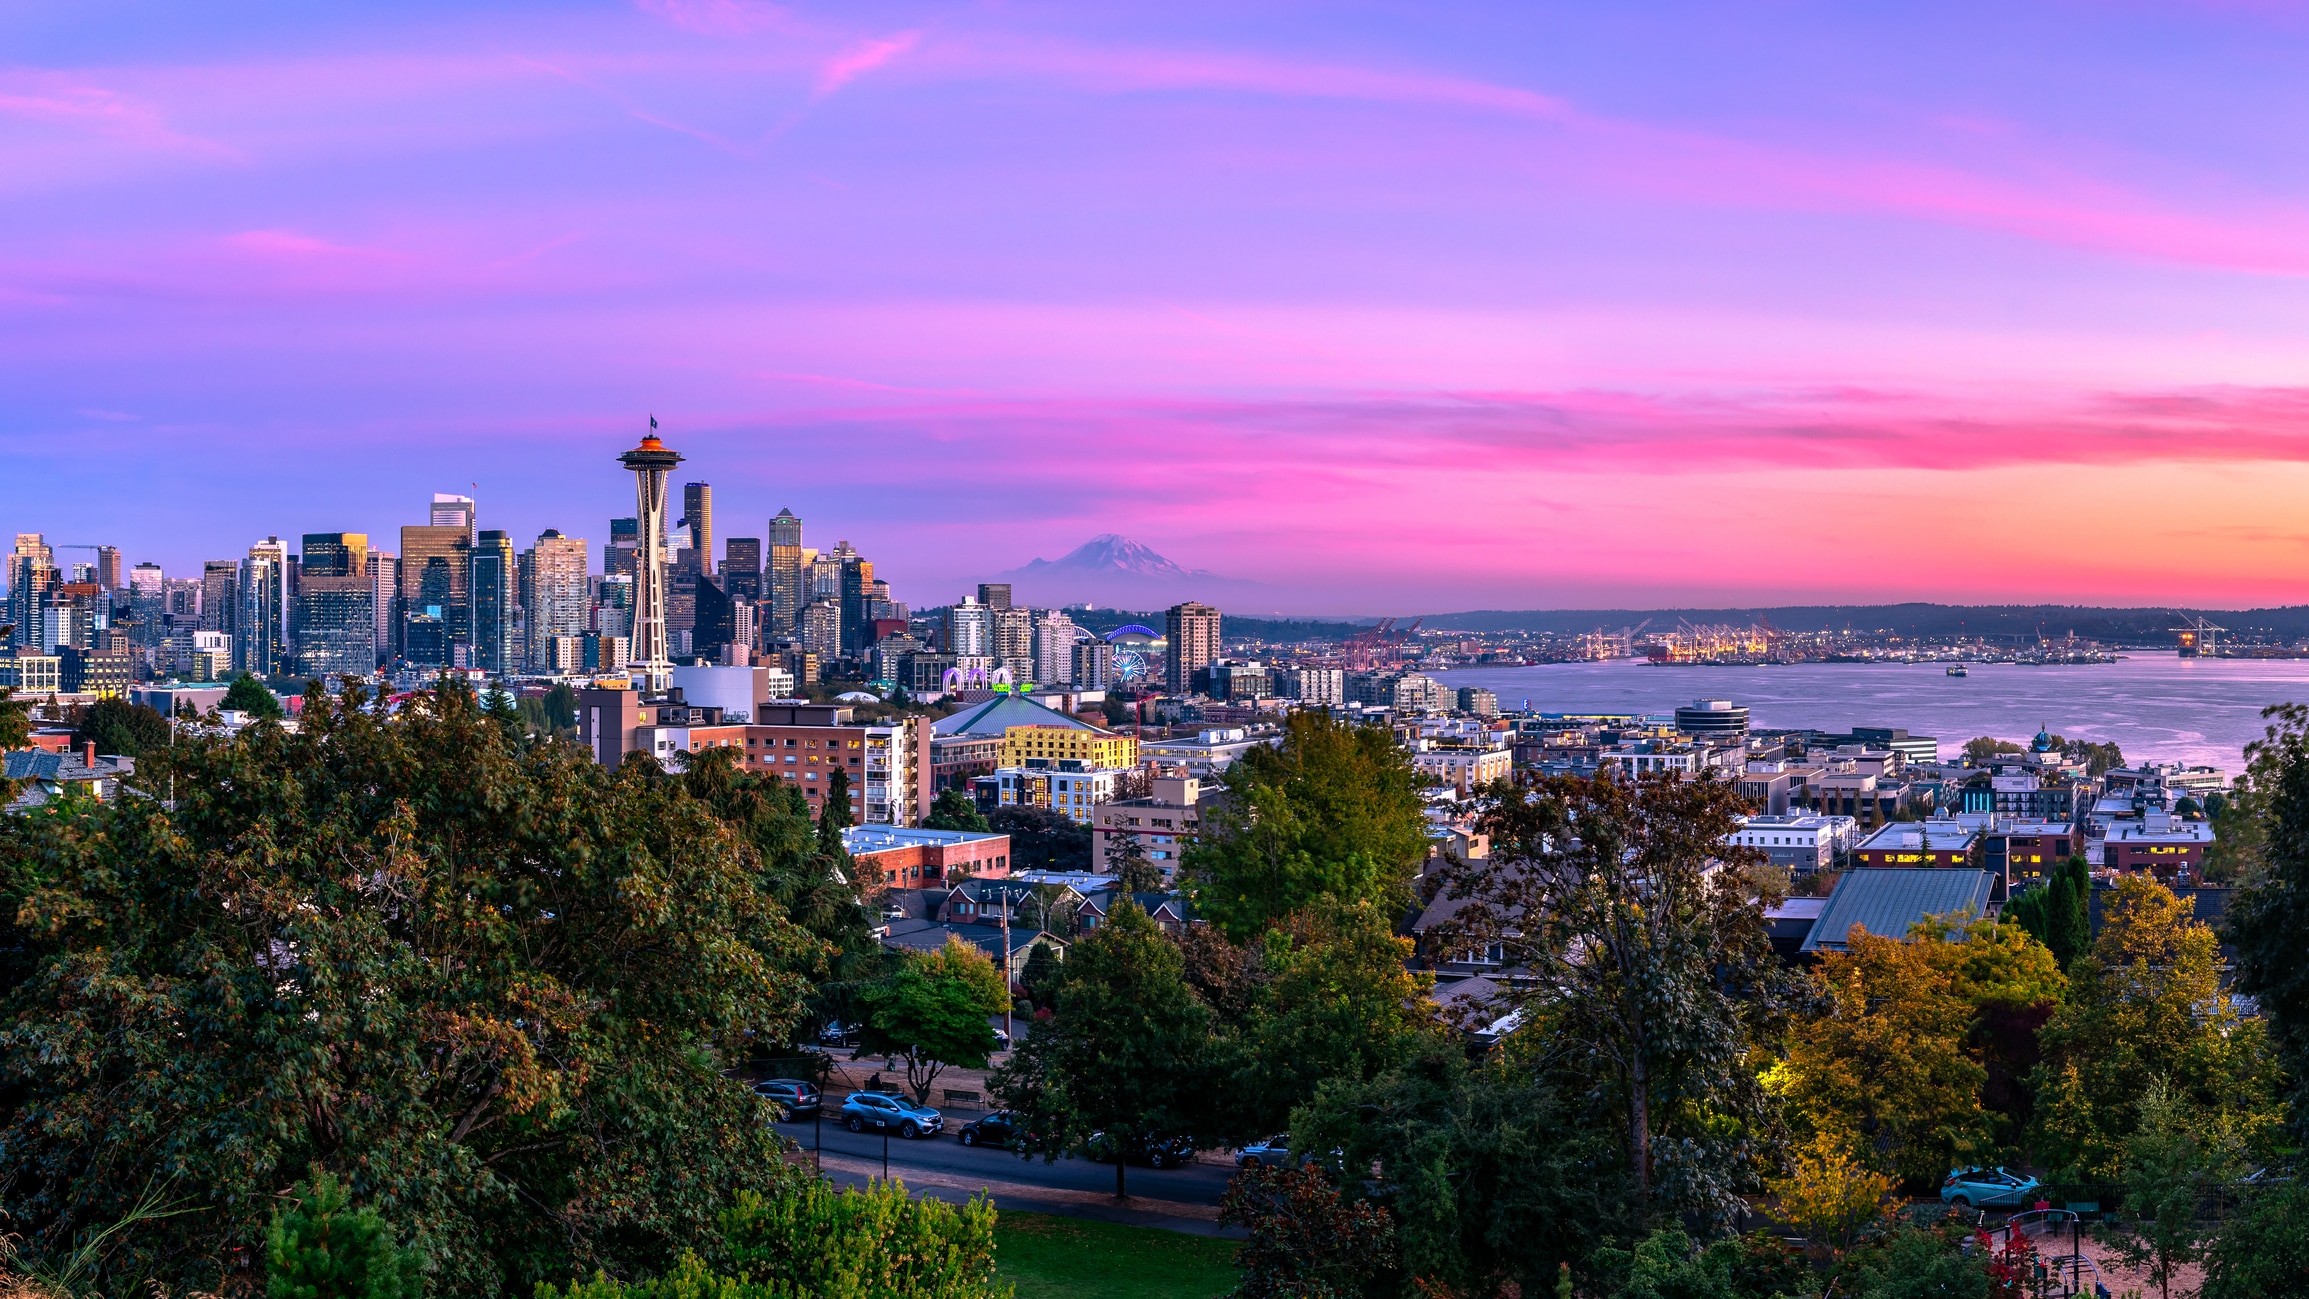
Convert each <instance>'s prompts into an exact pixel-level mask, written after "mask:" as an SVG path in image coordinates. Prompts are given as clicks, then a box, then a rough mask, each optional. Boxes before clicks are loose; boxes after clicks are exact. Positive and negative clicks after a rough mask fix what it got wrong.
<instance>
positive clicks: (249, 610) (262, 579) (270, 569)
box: [233, 537, 289, 677]
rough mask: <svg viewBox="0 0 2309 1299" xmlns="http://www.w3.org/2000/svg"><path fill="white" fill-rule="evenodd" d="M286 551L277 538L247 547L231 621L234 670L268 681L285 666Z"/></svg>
mask: <svg viewBox="0 0 2309 1299" xmlns="http://www.w3.org/2000/svg"><path fill="white" fill-rule="evenodd" d="M288 594H289V548H288V547H287V546H285V545H282V544H281V539H280V538H279V537H267V538H265V539H264V540H263V541H260V542H258V543H257V544H255V545H253V546H251V547H249V556H248V558H247V559H244V560H242V561H241V569H240V607H239V609H238V611H237V612H236V613H235V615H234V618H233V623H234V626H233V667H234V668H236V669H238V670H239V671H242V672H254V673H255V674H257V675H258V676H260V677H269V676H271V675H273V674H274V673H275V672H278V671H280V670H281V669H282V668H284V667H286V666H287V662H286V657H287V656H286V655H284V654H283V653H282V648H283V647H282V645H281V620H282V616H283V615H284V614H285V613H286V612H287V605H288Z"/></svg>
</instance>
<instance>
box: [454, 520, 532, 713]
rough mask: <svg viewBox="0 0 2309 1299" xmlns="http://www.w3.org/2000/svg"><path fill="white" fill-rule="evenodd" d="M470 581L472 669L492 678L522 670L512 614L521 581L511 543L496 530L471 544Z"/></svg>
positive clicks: (515, 607)
mask: <svg viewBox="0 0 2309 1299" xmlns="http://www.w3.org/2000/svg"><path fill="white" fill-rule="evenodd" d="M470 553H471V557H472V559H471V562H472V577H471V579H470V581H469V582H468V583H467V585H466V590H467V592H468V599H469V600H470V601H471V605H472V613H471V614H470V615H469V617H468V619H467V625H468V626H470V627H471V628H472V629H473V640H472V646H473V652H472V657H471V658H470V659H469V660H468V662H470V663H471V664H472V666H474V667H476V668H478V669H480V670H481V671H483V672H486V673H488V674H489V675H491V676H500V677H501V676H504V675H505V674H506V673H508V672H511V671H513V670H514V669H515V668H518V667H520V666H521V662H520V660H519V659H518V658H517V657H516V656H515V653H514V635H513V633H514V630H515V628H516V625H517V623H516V618H515V610H517V609H519V608H520V586H521V577H520V574H519V572H518V571H516V569H515V560H514V556H513V539H512V538H511V537H508V536H506V535H505V534H504V533H503V532H502V531H499V530H497V529H495V528H488V529H484V530H483V531H482V533H481V536H480V538H479V540H477V541H475V542H474V543H473V549H472V551H471V552H470Z"/></svg>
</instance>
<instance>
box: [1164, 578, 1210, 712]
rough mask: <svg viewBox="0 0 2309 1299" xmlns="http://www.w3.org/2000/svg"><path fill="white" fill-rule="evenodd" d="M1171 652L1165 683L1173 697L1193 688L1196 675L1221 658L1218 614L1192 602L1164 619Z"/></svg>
mask: <svg viewBox="0 0 2309 1299" xmlns="http://www.w3.org/2000/svg"><path fill="white" fill-rule="evenodd" d="M1164 628H1165V631H1166V633H1167V636H1168V639H1169V642H1170V649H1169V654H1168V659H1167V662H1166V665H1165V667H1164V673H1163V684H1164V687H1165V688H1166V689H1168V690H1169V691H1170V693H1172V694H1174V695H1183V694H1186V693H1187V692H1188V691H1189V690H1191V689H1193V688H1194V680H1195V673H1196V671H1197V670H1198V669H1201V668H1205V667H1208V666H1210V664H1211V663H1212V662H1213V661H1215V660H1216V659H1217V658H1218V657H1219V611H1218V610H1216V609H1214V608H1212V607H1211V606H1209V605H1207V604H1199V603H1197V602H1195V601H1193V600H1189V601H1187V602H1185V603H1184V604H1174V605H1172V606H1171V607H1170V610H1169V612H1168V613H1167V614H1166V615H1165V616H1164Z"/></svg>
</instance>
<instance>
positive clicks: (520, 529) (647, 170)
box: [0, 0, 2309, 613]
mask: <svg viewBox="0 0 2309 1299" xmlns="http://www.w3.org/2000/svg"><path fill="white" fill-rule="evenodd" d="M2304 66H2309V7H2304V6H2299V5H2279V4H2259V3H2252V2H2250V0H2235V2H2233V3H2217V2H2213V0H2200V2H2198V3H2169V4H2157V3H2124V2H2122V0H2098V2H2096V3H2089V4H2088V3H2069V4H2026V3H2015V2H2014V0H2000V2H1999V3H1993V4H1989V3H1980V4H1975V3H1964V2H1962V0H1943V2H1940V3H1933V4H1895V3H1881V4H1869V5H1850V4H1838V5H1829V4H1809V3H1796V2H1793V0H1790V2H1784V3H1756V4H1729V3H1714V4H1691V5H1677V4H1642V3H1628V4H1610V5H1602V4H1593V3H1586V4H1547V3H1529V2H1524V3H1513V4H1477V3H1463V4H1435V3H1432V0H1427V2H1423V3H1401V4H1353V3H1344V4H1325V5H1302V4H1292V3H1266V4H1257V5H1244V4H1240V3H1232V4H1203V3H1196V2H1195V0H1163V3H1145V4H1140V3H1122V2H1115V3H1087V4H1086V3H1082V2H1081V0H1075V2H1074V3H1066V4H1055V3H1054V4H1032V3H1002V2H985V3H961V4H930V3H921V4H885V3H877V2H875V0H855V2H853V3H846V4H841V5H822V6H821V5H808V4H797V5H771V4H762V3H753V2H752V0H640V2H639V3H631V4H617V3H606V2H605V3H600V4H562V5H548V4H534V5H487V4H478V3H458V4H447V3H440V4H432V3H422V2H404V3H397V4H394V5H390V6H370V7H367V8H366V9H363V10H356V9H355V8H353V7H351V6H313V5H292V4H279V5H246V4H235V3H229V2H226V0H211V2H210V3H206V4H202V5H182V4H111V3H103V2H102V0H92V2H86V3H74V4H70V5H65V4H55V5H29V4H13V5H7V6H5V7H0V531H38V532H43V533H45V534H47V536H48V538H49V540H50V541H51V542H55V543H73V544H83V543H100V542H101V543H110V544H117V545H120V546H122V547H123V549H124V551H125V552H126V554H127V557H128V558H129V560H130V562H132V563H133V562H136V561H138V560H152V561H154V562H158V563H160V564H162V565H163V566H164V568H166V569H167V570H169V571H170V573H171V574H178V573H182V574H185V575H197V572H198V566H199V564H200V562H201V561H202V560H203V559H207V558H221V557H225V556H230V555H238V554H242V553H245V551H246V549H247V546H248V545H249V543H250V542H252V541H254V540H257V539H258V538H260V537H262V536H265V535H267V534H277V535H280V536H283V537H293V536H294V535H296V534H299V533H303V532H308V531H335V530H340V529H341V530H347V531H365V532H368V533H370V534H371V535H372V537H374V538H377V539H378V541H377V544H379V545H381V546H385V547H387V548H390V547H391V545H392V544H393V543H392V541H391V538H393V537H394V536H395V535H396V534H397V529H398V528H399V527H400V526H401V525H403V524H410V523H422V522H424V521H425V513H424V507H425V502H426V501H427V500H428V499H429V498H430V496H431V494H432V493H434V492H437V491H454V492H463V493H466V494H470V495H473V496H475V497H476V498H477V499H478V501H479V502H480V516H481V526H483V527H501V528H505V529H506V530H508V531H510V532H511V533H512V534H513V535H514V536H515V537H516V538H517V539H523V540H526V539H527V538H530V537H534V536H535V535H536V534H537V532H538V531H539V530H541V529H543V528H546V527H557V528H560V529H561V530H562V531H563V532H565V533H570V534H574V535H580V536H585V537H587V538H589V539H592V540H593V541H594V542H595V544H596V546H597V547H598V544H599V543H600V542H601V541H603V540H606V536H607V532H608V519H609V518H610V517H612V516H613V515H627V514H631V513H632V512H633V510H632V488H631V483H630V479H629V478H628V477H626V476H625V475H624V474H623V472H622V471H621V470H620V469H619V468H618V467H617V466H616V464H615V462H614V457H615V456H616V454H617V453H618V452H619V451H622V450H624V449H625V448H627V447H629V446H631V445H632V444H633V442H634V440H635V439H636V438H637V437H638V436H639V435H640V433H641V432H642V431H644V429H645V427H646V422H647V420H648V419H649V417H650V416H652V415H655V416H656V417H657V419H658V420H659V421H660V423H661V426H662V432H663V435H664V436H665V438H666V441H667V442H668V444H670V445H672V446H673V447H675V448H676V449H677V450H679V451H681V452H682V453H683V454H684V455H685V456H686V457H688V463H687V464H685V465H684V466H683V467H682V475H683V477H685V478H696V479H699V480H704V481H710V482H712V483H713V484H714V488H715V496H716V513H717V516H718V518H717V528H718V531H719V532H720V533H721V534H722V535H724V536H733V535H735V536H746V535H753V536H758V535H761V532H762V527H763V522H762V521H763V520H766V519H767V517H768V516H769V515H771V514H774V513H775V512H776V511H777V510H778V509H780V508H782V507H791V508H793V509H794V511H795V512H796V513H797V514H800V515H801V516H802V517H803V518H804V519H805V520H807V525H808V540H809V541H810V543H811V544H814V545H820V546H831V545H832V544H833V543H834V542H835V541H836V540H838V539H848V540H850V541H851V542H853V544H855V545H856V546H857V547H858V548H859V549H860V550H861V551H863V552H864V553H866V554H867V555H868V556H869V557H871V558H873V559H874V560H875V561H876V563H877V567H878V573H879V574H880V575H884V576H887V577H889V578H890V579H891V581H892V584H893V587H894V588H895V593H896V595H897V597H898V598H900V599H904V600H908V601H910V602H912V603H914V604H916V605H917V606H926V605H934V604H940V603H944V602H946V601H947V600H950V599H951V598H953V596H954V595H956V594H957V593H958V592H960V591H961V590H962V589H964V588H963V585H962V584H963V583H966V582H968V581H970V580H973V579H975V578H978V577H983V576H986V575H988V574H990V573H994V572H997V571H1000V570H1005V569H1011V568H1015V567H1018V566H1019V565H1021V564H1023V563H1025V562H1026V561H1027V560H1029V559H1031V558H1034V557H1037V556H1042V557H1051V558H1055V557H1057V556H1058V555H1060V554H1062V553H1064V552H1065V551H1067V550H1069V549H1071V548H1073V547H1074V546H1075V545H1077V544H1079V543H1081V542H1082V541H1084V540H1086V539H1087V538H1089V537H1091V536H1093V535H1095V534H1100V533H1108V532H1116V533H1122V534H1124V535H1127V536H1130V537H1132V538H1134V539H1137V540H1139V541H1142V542H1144V543H1146V544H1148V545H1150V546H1152V547H1154V548H1155V549H1156V550H1158V551H1160V552H1162V553H1163V554H1164V555H1166V556H1168V557H1169V558H1171V559H1173V560H1175V561H1177V562H1178V563H1180V564H1182V565H1184V566H1186V567H1188V568H1190V569H1205V570H1209V571H1211V572H1213V573H1217V574H1222V575H1225V576H1228V577H1231V578H1239V579H1245V580H1251V581H1257V582H1261V583H1265V584H1266V585H1267V586H1268V587H1269V588H1271V589H1272V591H1273V593H1274V594H1273V604H1274V605H1275V607H1276V608H1278V609H1284V610H1288V611H1291V612H1302V613H1390V612H1403V613H1409V612H1419V611H1442V610H1453V609H1465V608H1541V607H1564V606H1569V607H1588V606H1598V605H1601V606H1609V607H1622V606H1646V605H1653V604H1660V605H1671V604H1672V605H1712V604H1750V603H1771V602H1791V603H1793V602H1877V601H1884V600H1898V599H1926V600H1947V601H1957V602H1966V603H1975V602H1994V601H2007V600H2010V601H2027V602H2037V601H2054V602H2073V603H2099V604H2167V603H2172V604H2188V605H2192V606H2199V607H2238V606H2245V605H2269V604H2282V603H2302V602H2309V517H2305V515H2304V511H2303V510H2302V508H2301V506H2302V503H2303V502H2304V500H2309V151H2305V150H2303V149H2302V147H2301V139H2302V136H2303V132H2304V129H2305V128H2309V77H2304V76H2302V75H2301V72H2300V70H2301V68H2302V67H2304ZM74 557H81V556H75V555H69V554H68V555H67V556H66V558H74ZM597 562H598V560H597Z"/></svg>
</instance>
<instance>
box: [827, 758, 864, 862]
mask: <svg viewBox="0 0 2309 1299" xmlns="http://www.w3.org/2000/svg"><path fill="white" fill-rule="evenodd" d="M853 824H855V822H854V821H853V820H852V819H851V815H850V773H849V772H847V771H844V770H843V769H842V768H840V767H836V768H834V773H833V774H832V775H830V776H828V777H827V778H826V797H825V798H824V800H823V801H821V802H820V803H819V804H818V851H819V852H821V853H824V854H826V855H828V856H834V855H839V856H841V857H843V858H845V859H846V858H847V857H848V856H849V851H848V849H846V848H844V847H843V846H842V831H844V830H847V829H849V828H850V827H851V826H852V825H853Z"/></svg>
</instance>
